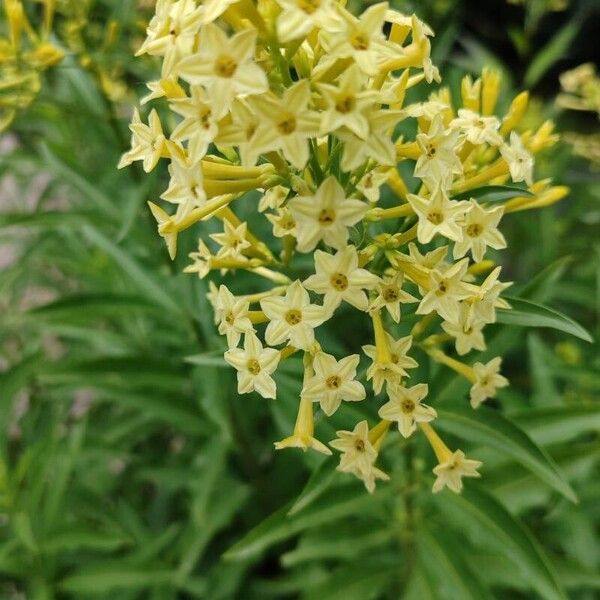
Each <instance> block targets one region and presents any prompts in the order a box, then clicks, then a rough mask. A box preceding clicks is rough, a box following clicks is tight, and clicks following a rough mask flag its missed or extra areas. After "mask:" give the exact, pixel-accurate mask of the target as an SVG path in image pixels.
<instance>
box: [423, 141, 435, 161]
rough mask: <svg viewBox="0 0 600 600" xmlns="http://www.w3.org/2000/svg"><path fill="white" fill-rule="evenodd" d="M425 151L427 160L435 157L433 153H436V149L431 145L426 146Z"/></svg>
mask: <svg viewBox="0 0 600 600" xmlns="http://www.w3.org/2000/svg"><path fill="white" fill-rule="evenodd" d="M425 150H426V152H427V156H429V158H433V157H434V156H435V153H436V152H437V148H436V147H435V146H434V145H433V144H427V146H426V147H425Z"/></svg>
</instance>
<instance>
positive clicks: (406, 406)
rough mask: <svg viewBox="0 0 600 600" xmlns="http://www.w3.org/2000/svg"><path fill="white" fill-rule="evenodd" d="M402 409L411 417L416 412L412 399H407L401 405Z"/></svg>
mask: <svg viewBox="0 0 600 600" xmlns="http://www.w3.org/2000/svg"><path fill="white" fill-rule="evenodd" d="M400 408H401V409H402V412H403V413H404V414H405V415H410V414H411V413H412V412H413V411H414V410H415V403H414V402H413V401H412V400H411V399H410V398H405V399H404V400H402V402H401V403H400Z"/></svg>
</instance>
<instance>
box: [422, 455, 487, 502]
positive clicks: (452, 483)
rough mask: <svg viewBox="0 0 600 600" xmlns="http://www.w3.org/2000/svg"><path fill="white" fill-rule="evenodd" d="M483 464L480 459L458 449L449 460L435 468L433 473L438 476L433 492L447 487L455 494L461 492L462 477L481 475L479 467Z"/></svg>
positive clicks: (435, 492)
mask: <svg viewBox="0 0 600 600" xmlns="http://www.w3.org/2000/svg"><path fill="white" fill-rule="evenodd" d="M481 464H482V463H481V462H480V461H478V460H471V459H469V458H466V457H465V453H464V452H463V451H462V450H456V452H454V453H453V454H452V455H451V456H450V457H449V458H448V460H446V461H444V462H442V463H440V464H439V465H438V466H437V467H435V468H434V469H433V473H434V474H435V475H436V476H437V479H436V480H435V482H434V484H433V493H434V494H437V493H438V492H440V491H441V490H442V489H443V488H444V487H447V488H448V489H449V490H451V491H453V492H454V493H455V494H460V492H461V491H462V489H463V482H462V478H463V477H480V475H479V473H478V472H477V469H479V467H481Z"/></svg>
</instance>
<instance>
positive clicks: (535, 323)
mask: <svg viewBox="0 0 600 600" xmlns="http://www.w3.org/2000/svg"><path fill="white" fill-rule="evenodd" d="M504 298H505V299H506V300H507V301H508V302H509V303H510V305H511V306H512V309H504V308H501V309H498V310H497V311H496V314H497V322H498V323H504V324H506V325H519V326H521V327H548V328H550V329H557V330H558V331H564V332H565V333H570V334H571V335H574V336H576V337H578V338H580V339H582V340H584V341H586V342H590V343H592V342H593V341H594V340H593V338H592V336H591V335H590V334H589V333H588V332H587V331H586V330H585V329H584V328H583V327H582V326H581V325H580V324H579V323H577V322H576V321H574V320H573V319H571V318H570V317H567V316H566V315H564V314H562V313H560V312H558V311H557V310H554V309H553V308H549V307H547V306H544V305H543V304H537V303H536V302H531V301H530V300H524V299H523V298H513V297H510V296H504Z"/></svg>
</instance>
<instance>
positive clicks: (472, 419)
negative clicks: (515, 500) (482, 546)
mask: <svg viewBox="0 0 600 600" xmlns="http://www.w3.org/2000/svg"><path fill="white" fill-rule="evenodd" d="M438 414H439V419H438V420H437V421H436V423H438V424H439V426H440V428H442V429H445V430H446V431H448V432H450V433H453V434H455V435H457V436H459V437H461V438H464V439H467V440H470V441H472V442H474V443H476V444H482V445H484V446H487V447H489V448H493V449H495V450H497V451H498V452H500V453H501V454H504V455H506V456H510V457H511V458H513V459H514V460H516V461H517V462H518V463H519V464H521V465H523V466H524V467H525V468H527V469H529V470H530V471H531V472H532V473H534V474H535V475H537V476H538V477H539V478H540V479H541V480H542V481H544V482H545V483H546V484H548V485H549V486H550V487H552V488H554V489H555V490H556V491H557V492H560V493H561V494H562V495H563V496H565V498H567V499H569V500H571V502H577V496H576V495H575V492H574V491H573V489H572V488H571V486H570V485H569V484H568V483H567V482H566V481H565V479H564V478H563V476H562V474H561V472H560V471H559V469H558V467H557V466H556V464H555V463H554V461H553V460H552V458H551V457H550V456H548V455H547V454H546V453H545V452H544V451H543V450H542V449H541V448H540V447H539V446H537V445H536V444H535V442H533V440H532V439H531V438H530V437H529V436H528V435H527V434H526V433H525V432H524V431H523V430H522V429H520V428H519V427H517V426H516V425H515V424H514V423H512V422H511V421H509V420H508V419H507V418H506V417H504V416H502V414H500V413H499V412H497V411H494V410H491V409H489V408H486V407H485V406H482V407H480V408H479V409H477V410H476V411H475V410H472V409H459V408H453V409H448V408H446V409H444V410H439V411H438Z"/></svg>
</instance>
